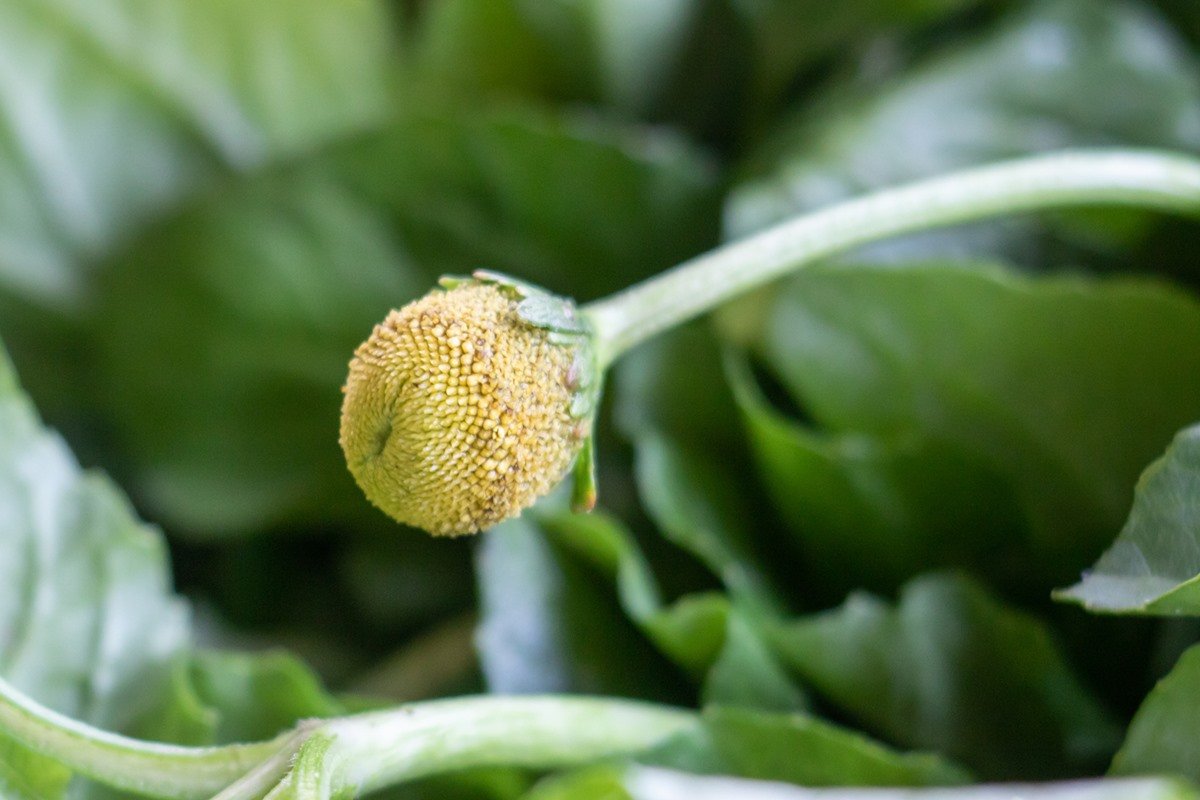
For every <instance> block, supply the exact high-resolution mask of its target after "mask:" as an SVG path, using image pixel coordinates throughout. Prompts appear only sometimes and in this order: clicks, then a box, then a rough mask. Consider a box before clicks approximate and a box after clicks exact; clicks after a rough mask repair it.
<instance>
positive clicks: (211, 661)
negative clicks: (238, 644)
mask: <svg viewBox="0 0 1200 800" xmlns="http://www.w3.org/2000/svg"><path fill="white" fill-rule="evenodd" d="M344 712H345V709H344V708H343V707H342V705H341V704H340V703H338V702H336V701H335V700H333V698H331V697H330V696H329V694H328V693H327V692H326V691H325V689H324V687H323V686H322V685H321V683H320V680H319V679H318V678H317V677H316V675H315V674H313V672H312V671H311V670H310V669H309V668H308V667H306V666H305V665H304V664H302V663H301V662H300V661H299V660H297V659H296V658H294V657H293V656H291V655H288V654H287V653H285V652H282V651H275V652H265V653H254V654H250V653H232V652H230V653H225V652H218V651H200V652H197V653H192V654H189V655H188V656H187V657H185V658H182V659H180V660H179V661H178V663H177V664H176V665H175V667H174V669H173V670H172V673H171V696H170V697H169V699H168V700H167V701H166V702H165V703H164V704H163V706H162V707H161V708H160V709H158V710H157V711H156V713H155V714H154V715H153V716H152V717H151V718H149V719H147V720H146V721H145V722H143V724H141V725H139V726H138V727H137V729H136V731H135V733H136V735H137V736H139V737H141V738H145V739H150V740H153V741H163V742H176V743H180V744H194V745H207V744H227V743H231V742H256V741H261V740H264V739H270V738H272V737H274V736H276V735H277V734H279V733H281V732H282V731H284V730H287V729H288V728H290V727H292V726H293V725H295V724H296V721H297V720H301V719H307V718H310V717H329V716H333V715H335V714H339V713H344Z"/></svg>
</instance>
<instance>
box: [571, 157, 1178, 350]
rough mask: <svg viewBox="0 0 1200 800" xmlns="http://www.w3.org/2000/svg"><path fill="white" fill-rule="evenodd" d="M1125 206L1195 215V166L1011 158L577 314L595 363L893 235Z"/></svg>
mask: <svg viewBox="0 0 1200 800" xmlns="http://www.w3.org/2000/svg"><path fill="white" fill-rule="evenodd" d="M1082 205H1125V206H1140V207H1145V208H1153V209H1158V210H1162V211H1171V212H1177V213H1183V214H1200V161H1198V160H1196V159H1194V158H1189V157H1187V156H1183V155H1178V154H1173V153H1165V152H1154V151H1140V150H1096V151H1077V152H1065V153H1057V154H1054V155H1046V156H1035V157H1032V158H1025V159H1020V160H1016V161H1009V162H1005V163H1001V164H995V165H992V166H986V167H980V168H977V169H971V170H964V171H961V172H956V173H953V174H951V175H946V176H944V177H939V178H933V179H930V180H924V181H920V182H917V183H913V184H909V185H907V186H902V187H899V188H895V189H886V190H883V191H880V192H876V193H875V194H870V195H866V196H865V197H861V198H858V199H855V200H849V201H847V202H844V203H841V204H839V205H836V206H831V207H829V208H825V209H822V210H819V211H815V212H813V213H811V214H807V215H804V216H801V217H798V218H795V219H792V220H790V221H787V222H783V223H781V224H779V225H776V226H775V227H772V228H769V229H768V230H766V231H763V232H762V233H759V234H755V235H754V236H750V237H747V238H745V239H742V240H739V241H736V242H733V243H731V244H729V245H726V246H724V247H720V248H718V249H716V250H712V251H710V252H708V253H705V254H704V255H701V256H698V257H696V258H694V259H692V260H690V261H686V262H684V263H683V264H680V265H679V266H677V267H675V268H673V269H671V270H669V271H667V272H665V273H663V274H661V275H658V276H655V277H653V278H650V279H648V280H646V281H643V282H642V283H640V284H637V285H635V286H632V287H630V288H628V289H626V290H624V291H621V292H618V293H617V294H614V295H612V296H610V297H607V298H604V299H601V300H598V301H596V302H593V303H591V304H589V305H587V306H584V308H583V309H582V311H583V313H584V314H585V315H586V316H587V317H588V318H589V319H590V321H591V324H592V326H593V329H594V330H595V332H596V335H597V340H598V342H597V346H598V351H599V360H600V364H601V366H602V367H606V366H607V365H609V364H611V363H612V362H613V361H614V360H615V359H616V358H618V357H619V356H620V355H621V354H622V353H624V352H625V351H626V350H628V349H630V348H631V347H633V346H635V345H637V344H639V343H640V342H642V341H644V340H646V339H648V338H649V337H651V336H653V335H655V334H656V333H660V332H662V331H664V330H666V329H668V328H671V327H674V326H675V325H678V324H679V323H681V322H685V321H687V320H689V319H692V318H693V317H696V316H699V315H701V314H703V313H705V312H707V311H710V310H712V309H713V308H714V307H716V306H717V305H720V304H721V303H723V302H724V301H726V300H729V299H731V298H733V297H735V296H736V295H739V294H741V293H743V292H746V291H748V290H750V289H753V288H755V287H757V286H761V285H763V284H764V283H768V282H769V281H771V280H774V279H775V278H778V277H780V276H782V275H784V274H786V273H788V272H790V271H791V270H794V269H797V268H799V267H802V266H805V265H807V264H811V263H813V262H815V261H819V260H820V259H822V258H826V257H828V256H832V255H836V254H838V253H841V252H844V251H846V250H849V249H851V248H853V247H857V246H860V245H864V244H868V243H870V242H875V241H878V240H880V239H885V238H888V237H891V236H896V235H899V234H904V233H912V232H915V231H920V230H927V229H930V228H936V227H942V226H946V225H953V224H956V223H962V222H970V221H973V220H979V219H983V218H986V217H992V216H997V215H1001V214H1014V213H1020V212H1028V211H1036V210H1041V209H1050V208H1059V207H1063V206H1082Z"/></svg>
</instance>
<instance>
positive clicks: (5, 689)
mask: <svg viewBox="0 0 1200 800" xmlns="http://www.w3.org/2000/svg"><path fill="white" fill-rule="evenodd" d="M0 731H3V732H4V733H5V734H7V735H8V736H10V737H12V738H13V739H16V740H17V741H18V742H20V743H21V744H23V745H24V746H25V747H28V748H29V749H30V750H34V751H35V752H38V753H41V754H43V755H46V756H49V757H50V758H53V759H54V760H56V761H59V762H61V763H63V764H66V765H67V766H68V767H70V768H71V769H72V770H74V771H76V772H78V773H80V774H82V775H86V776H88V777H90V778H94V779H95V780H97V781H100V782H101V783H105V784H108V785H109V786H114V787H117V788H119V789H125V790H128V791H131V792H136V793H138V794H147V795H151V796H154V797H170V798H180V800H191V798H204V797H208V796H210V795H212V794H214V793H215V792H218V791H220V790H221V789H223V788H224V787H225V786H228V785H229V784H230V783H232V782H234V781H235V780H237V779H238V778H239V777H241V776H242V775H244V774H245V773H247V772H249V771H250V770H251V769H252V768H254V767H255V766H256V765H258V764H259V763H261V762H263V761H266V760H268V759H270V758H271V757H272V756H273V755H275V754H276V753H278V752H279V751H280V750H281V749H283V748H284V747H285V746H286V745H287V744H288V743H289V740H290V738H291V734H287V735H284V736H281V737H279V738H277V739H273V740H271V741H268V742H255V743H253V744H239V745H230V746H228V747H179V746H176V745H168V744H158V743H155V742H144V741H141V740H139V739H130V738H128V737H126V736H118V735H116V734H113V733H108V732H107V731H102V730H99V729H98V728H93V727H92V726H90V725H85V724H83V723H81V722H77V721H75V720H73V719H70V718H69V717H64V716H63V715H62V714H59V713H57V712H55V711H52V710H50V709H48V708H46V707H45V706H43V705H40V704H38V703H37V702H35V701H33V700H32V699H30V698H28V697H26V696H25V695H23V694H22V693H21V692H19V691H17V689H15V688H14V687H13V686H12V685H11V684H9V683H8V682H6V681H4V680H2V679H0Z"/></svg>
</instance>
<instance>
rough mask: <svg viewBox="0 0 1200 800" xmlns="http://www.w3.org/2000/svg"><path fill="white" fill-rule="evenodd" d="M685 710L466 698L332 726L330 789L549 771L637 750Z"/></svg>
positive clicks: (572, 700)
mask: <svg viewBox="0 0 1200 800" xmlns="http://www.w3.org/2000/svg"><path fill="white" fill-rule="evenodd" d="M695 721H696V715H695V714H694V713H693V712H690V711H685V710H683V709H677V708H671V707H669V706H661V705H651V704H648V703H637V702H631V701H625V700H608V699H599V698H586V697H550V696H546V697H498V696H491V697H469V698H461V699H453V700H436V701H430V702H426V703H420V704H414V705H412V706H409V707H407V708H402V709H399V710H397V711H386V712H377V713H373V714H363V715H359V716H356V717H347V718H344V719H339V720H332V721H330V722H329V723H328V724H327V725H326V726H324V727H325V730H327V731H328V732H330V733H332V734H334V736H335V740H334V742H333V744H332V745H331V748H330V750H329V752H328V754H327V755H326V761H327V763H334V764H336V765H338V767H337V768H335V769H334V771H333V773H334V775H336V776H337V779H336V780H337V781H338V783H336V784H335V785H334V788H335V789H337V788H348V787H353V788H355V789H358V790H360V791H364V792H365V791H370V790H372V789H378V788H381V787H384V786H389V785H391V784H394V783H398V782H400V781H403V780H411V779H413V778H419V777H422V776H426V775H431V774H434V773H437V772H445V771H447V770H453V769H462V768H465V767H480V766H500V765H511V766H519V767H533V768H538V769H551V768H557V767H563V766H568V765H571V764H581V763H586V762H588V761H593V760H595V759H597V758H602V757H605V756H609V755H617V754H622V753H632V752H636V751H638V750H644V749H646V748H648V747H651V746H653V745H655V744H658V743H659V742H662V741H663V740H664V739H666V738H668V737H670V736H672V735H673V734H676V733H679V732H680V731H682V730H684V729H686V728H687V727H689V726H691V725H693V724H694V723H695Z"/></svg>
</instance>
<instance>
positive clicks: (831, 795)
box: [539, 767, 1200, 800]
mask: <svg viewBox="0 0 1200 800" xmlns="http://www.w3.org/2000/svg"><path fill="white" fill-rule="evenodd" d="M608 785H610V786H613V787H614V788H613V790H612V791H614V792H615V791H619V792H620V793H619V794H612V795H611V796H612V797H614V798H622V800H624V798H628V799H629V800H719V799H721V798H731V797H736V798H738V800H1009V799H1010V798H1013V797H1021V798H1028V800H1195V798H1196V797H1198V796H1200V792H1197V790H1196V788H1195V787H1194V786H1192V785H1190V784H1186V783H1183V782H1182V781H1175V780H1170V779H1164V778H1147V779H1142V780H1090V781H1070V782H1065V783H1043V784H999V785H993V786H964V787H957V788H953V789H878V790H863V789H845V790H841V789H801V788H798V787H794V786H788V785H787V784H783V783H775V782H767V781H750V780H745V779H738V778H725V777H699V776H695V775H688V774H686V773H683V772H673V771H671V770H663V769H653V768H644V767H643V768H635V769H633V770H631V771H630V772H628V773H626V774H625V775H624V776H622V780H620V781H613V780H610V781H609V784H608ZM551 796H552V797H554V798H556V800H558V799H559V798H561V800H575V799H576V798H579V799H580V800H582V798H584V797H587V795H586V794H570V793H562V794H556V795H551ZM539 800H540V798H539Z"/></svg>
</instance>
